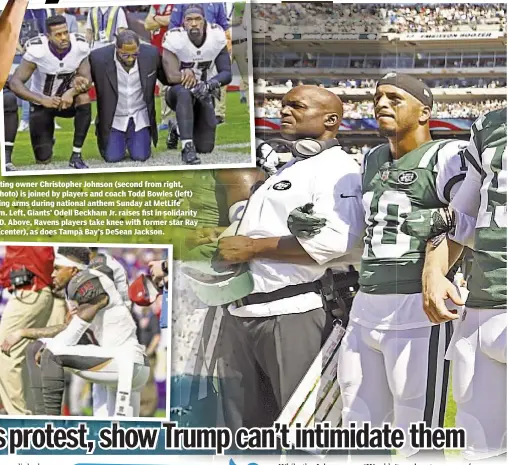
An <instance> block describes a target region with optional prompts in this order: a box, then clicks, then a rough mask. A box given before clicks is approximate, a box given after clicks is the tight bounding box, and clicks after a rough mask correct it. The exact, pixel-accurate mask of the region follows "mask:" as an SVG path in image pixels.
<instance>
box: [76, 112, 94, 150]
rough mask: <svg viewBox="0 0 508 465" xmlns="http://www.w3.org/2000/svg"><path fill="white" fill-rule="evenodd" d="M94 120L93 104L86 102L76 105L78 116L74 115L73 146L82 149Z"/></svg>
mask: <svg viewBox="0 0 508 465" xmlns="http://www.w3.org/2000/svg"><path fill="white" fill-rule="evenodd" d="M91 122H92V104H91V103H85V104H84V105H79V106H78V107H76V116H75V117H74V140H73V142H72V144H73V147H76V148H78V149H80V148H81V147H83V144H84V143H85V139H86V136H87V134H88V129H89V128H90V124H91Z"/></svg>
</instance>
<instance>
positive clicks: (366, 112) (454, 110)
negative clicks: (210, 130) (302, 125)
mask: <svg viewBox="0 0 508 465" xmlns="http://www.w3.org/2000/svg"><path fill="white" fill-rule="evenodd" d="M343 104H344V118H345V119H363V118H374V103H373V102H372V100H363V101H360V102H353V101H351V100H348V101H343ZM281 107H282V105H281V100H280V99H278V98H265V99H264V100H258V101H257V102H256V106H255V115H256V117H257V118H278V117H280V110H281ZM503 107H506V100H484V101H466V102H436V103H435V104H434V108H433V112H432V114H433V117H434V118H477V117H478V116H480V115H482V114H484V113H487V112H489V111H492V110H497V109H499V108H503Z"/></svg>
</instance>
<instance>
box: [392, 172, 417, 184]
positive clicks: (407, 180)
mask: <svg viewBox="0 0 508 465" xmlns="http://www.w3.org/2000/svg"><path fill="white" fill-rule="evenodd" d="M417 179H418V175H417V174H416V173H415V172H414V171H403V172H402V173H400V174H399V177H398V179H397V180H398V181H399V184H403V185H404V186H408V185H409V184H413V183H414V182H415V181H416V180H417Z"/></svg>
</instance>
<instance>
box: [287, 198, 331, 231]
mask: <svg viewBox="0 0 508 465" xmlns="http://www.w3.org/2000/svg"><path fill="white" fill-rule="evenodd" d="M313 207H314V204H312V203H307V204H305V205H304V206H303V207H298V208H295V209H294V210H293V211H292V212H291V213H290V214H289V217H288V228H289V230H290V231H291V234H293V236H296V237H300V238H302V239H309V238H311V237H314V236H316V235H318V234H319V233H320V232H321V229H323V227H324V226H325V225H326V219H325V218H319V217H317V216H314V211H313Z"/></svg>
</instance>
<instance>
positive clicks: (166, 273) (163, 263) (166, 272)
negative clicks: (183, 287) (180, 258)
mask: <svg viewBox="0 0 508 465" xmlns="http://www.w3.org/2000/svg"><path fill="white" fill-rule="evenodd" d="M162 272H163V273H164V274H165V275H166V276H167V275H168V262H167V260H164V261H163V262H162Z"/></svg>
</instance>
